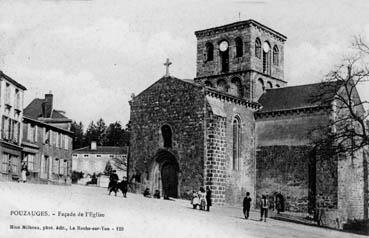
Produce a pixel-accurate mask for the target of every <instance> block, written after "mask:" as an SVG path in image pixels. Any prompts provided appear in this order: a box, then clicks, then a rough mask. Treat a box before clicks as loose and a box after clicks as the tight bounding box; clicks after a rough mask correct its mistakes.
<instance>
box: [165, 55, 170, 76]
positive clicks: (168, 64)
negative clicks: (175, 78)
mask: <svg viewBox="0 0 369 238" xmlns="http://www.w3.org/2000/svg"><path fill="white" fill-rule="evenodd" d="M171 64H172V62H170V61H169V59H168V58H167V61H166V62H165V63H164V65H165V68H166V70H165V77H169V66H170V65H171Z"/></svg>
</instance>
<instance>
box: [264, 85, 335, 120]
mask: <svg viewBox="0 0 369 238" xmlns="http://www.w3.org/2000/svg"><path fill="white" fill-rule="evenodd" d="M340 85H341V84H340V83H339V82H337V81H334V82H322V83H316V84H305V85H298V86H291V87H283V88H273V89H267V90H266V92H265V93H264V94H263V95H262V96H261V97H260V99H259V103H260V104H261V105H262V108H261V109H260V110H259V111H258V113H267V112H276V111H285V110H294V109H302V108H311V107H320V106H328V105H329V103H330V102H331V101H332V100H333V97H334V95H335V94H336V93H337V91H338V89H339V88H340Z"/></svg>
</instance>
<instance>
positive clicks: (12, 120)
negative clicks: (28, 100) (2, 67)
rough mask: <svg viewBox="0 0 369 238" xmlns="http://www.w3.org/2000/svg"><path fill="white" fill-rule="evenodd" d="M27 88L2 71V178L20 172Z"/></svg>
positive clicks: (0, 85) (0, 107)
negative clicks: (24, 100) (24, 95)
mask: <svg viewBox="0 0 369 238" xmlns="http://www.w3.org/2000/svg"><path fill="white" fill-rule="evenodd" d="M25 90H26V87H24V86H23V85H21V84H20V83H18V82H17V81H15V80H14V79H12V78H11V77H9V76H8V75H6V74H4V73H3V72H2V71H0V116H1V136H0V156H1V157H0V158H1V166H0V180H12V179H17V178H18V176H19V174H20V169H21V157H22V147H21V138H22V117H23V93H24V91H25Z"/></svg>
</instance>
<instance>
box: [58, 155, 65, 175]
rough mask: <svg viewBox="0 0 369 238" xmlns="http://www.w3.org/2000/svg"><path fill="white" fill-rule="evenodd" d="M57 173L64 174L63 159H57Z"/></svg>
mask: <svg viewBox="0 0 369 238" xmlns="http://www.w3.org/2000/svg"><path fill="white" fill-rule="evenodd" d="M58 174H59V175H63V174H64V160H62V159H60V160H59V172H58Z"/></svg>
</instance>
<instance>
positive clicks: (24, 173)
mask: <svg viewBox="0 0 369 238" xmlns="http://www.w3.org/2000/svg"><path fill="white" fill-rule="evenodd" d="M21 180H22V182H23V183H25V182H27V165H26V163H23V165H22V169H21Z"/></svg>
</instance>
